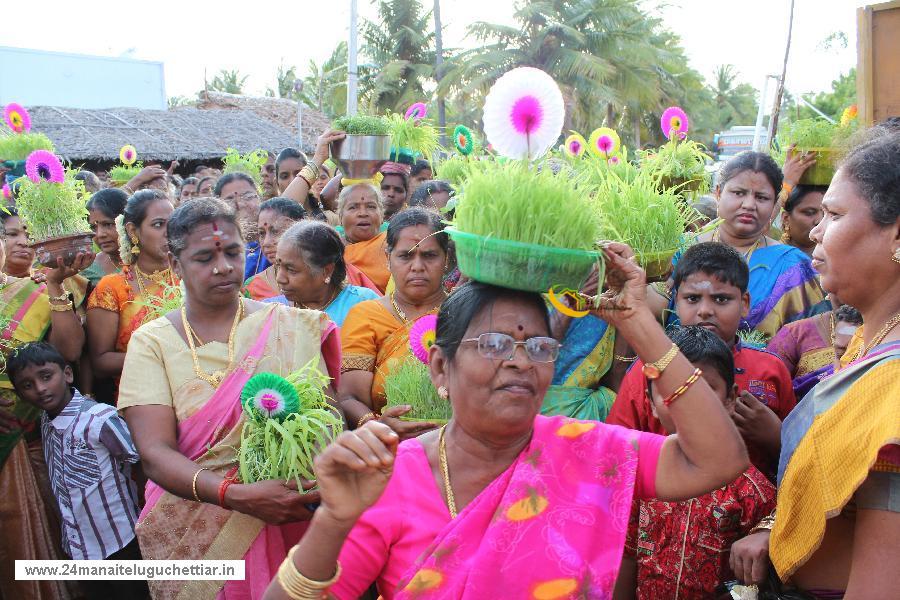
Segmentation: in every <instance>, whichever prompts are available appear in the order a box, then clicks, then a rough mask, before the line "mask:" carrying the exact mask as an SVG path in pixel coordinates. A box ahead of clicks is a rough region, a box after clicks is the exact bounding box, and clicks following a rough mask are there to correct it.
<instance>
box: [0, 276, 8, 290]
mask: <svg viewBox="0 0 900 600" xmlns="http://www.w3.org/2000/svg"><path fill="white" fill-rule="evenodd" d="M7 283H9V275H7V274H6V273H0V287H3V286H4V285H6V284H7Z"/></svg>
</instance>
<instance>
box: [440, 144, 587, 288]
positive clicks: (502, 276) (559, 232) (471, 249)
mask: <svg viewBox="0 0 900 600" xmlns="http://www.w3.org/2000/svg"><path fill="white" fill-rule="evenodd" d="M447 232H448V233H449V234H450V236H451V237H452V238H453V241H454V242H455V244H456V257H457V260H458V263H459V268H460V271H462V272H463V273H464V274H465V275H466V276H467V277H469V278H470V279H474V280H476V281H481V282H484V283H490V284H493V285H499V286H502V287H507V288H512V289H518V290H524V291H529V292H546V291H547V290H548V289H550V288H551V287H556V286H562V287H566V288H574V289H580V288H581V285H582V283H584V280H585V279H586V278H587V276H588V275H589V274H590V271H591V267H592V266H593V265H594V264H597V263H598V262H600V254H599V253H598V252H597V251H596V250H595V249H594V247H595V243H596V242H597V240H598V239H600V238H599V234H600V222H599V219H598V216H597V212H596V209H595V207H594V205H593V201H592V200H591V198H590V190H589V189H588V188H586V187H581V186H579V185H578V184H577V183H575V182H574V181H573V180H572V179H571V178H570V177H569V176H568V174H566V173H559V174H555V173H553V172H552V171H551V170H550V169H537V168H535V167H534V166H532V165H530V164H527V163H523V162H520V161H508V162H502V163H501V162H495V163H493V164H492V168H490V169H487V170H475V169H473V170H470V171H469V174H468V177H467V179H466V185H465V190H464V193H463V194H461V197H460V199H459V202H458V203H457V205H456V213H455V216H454V220H453V224H452V227H448V228H447Z"/></svg>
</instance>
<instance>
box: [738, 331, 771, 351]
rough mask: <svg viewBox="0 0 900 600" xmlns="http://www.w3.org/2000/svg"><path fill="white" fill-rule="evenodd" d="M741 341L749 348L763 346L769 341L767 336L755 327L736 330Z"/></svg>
mask: <svg viewBox="0 0 900 600" xmlns="http://www.w3.org/2000/svg"><path fill="white" fill-rule="evenodd" d="M738 338H740V340H741V343H742V344H744V345H745V346H750V347H751V348H765V347H766V346H767V345H768V343H769V336H767V335H766V334H765V333H763V332H762V331H757V330H756V329H741V330H740V331H738Z"/></svg>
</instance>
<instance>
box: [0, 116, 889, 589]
mask: <svg viewBox="0 0 900 600" xmlns="http://www.w3.org/2000/svg"><path fill="white" fill-rule="evenodd" d="M343 135H344V134H343V133H342V132H340V131H333V130H329V131H326V132H325V133H323V134H322V135H321V136H320V138H319V142H318V145H317V147H316V150H315V153H314V154H313V156H311V157H309V158H307V157H306V156H305V155H304V154H303V153H301V152H299V151H297V150H295V149H291V148H288V149H284V150H282V151H280V152H279V153H277V154H275V153H272V154H270V158H269V162H268V163H267V165H266V166H265V167H264V169H263V183H262V186H261V187H258V186H257V184H256V182H255V181H254V179H253V178H251V177H250V176H247V175H244V174H242V173H232V174H228V175H224V176H219V175H218V173H215V172H214V171H211V170H204V171H202V172H199V173H198V174H197V175H198V177H188V178H185V179H183V180H179V183H180V186H179V187H177V188H176V186H174V185H173V184H172V179H171V174H170V173H167V172H166V171H163V170H162V168H160V167H148V168H147V169H145V172H142V175H141V176H139V177H138V178H136V179H135V180H133V181H132V182H129V184H128V186H126V187H125V188H113V187H111V188H102V189H98V190H97V191H95V192H94V193H93V194H92V195H91V196H90V199H89V200H88V201H87V209H88V211H89V215H90V219H89V220H90V224H91V227H92V229H93V231H94V235H95V246H96V248H95V249H96V255H94V254H88V255H80V256H79V257H78V259H77V260H76V261H75V263H74V264H72V265H69V266H65V265H62V264H60V266H59V267H58V268H53V269H48V268H42V269H40V270H36V269H35V257H34V251H33V250H32V248H31V246H30V245H29V242H28V238H27V231H25V227H24V225H23V222H22V220H21V219H20V218H19V216H18V213H17V211H16V209H15V206H14V205H10V206H9V207H8V210H7V211H6V212H4V213H2V221H3V228H2V234H3V235H2V244H0V265H2V271H3V274H2V280H0V296H2V301H3V302H2V308H0V314H2V316H3V321H2V323H3V327H4V330H3V332H2V336H3V340H4V341H5V343H4V345H3V351H4V352H5V353H6V354H7V355H10V354H11V353H15V352H16V347H18V346H21V345H22V344H26V343H28V342H35V341H42V340H43V341H47V342H49V343H50V344H51V345H53V346H54V347H55V348H56V349H57V350H58V351H59V353H60V354H61V355H62V356H63V357H64V359H65V360H66V361H67V362H68V363H69V364H71V365H72V366H73V368H74V385H75V386H76V387H77V388H78V390H80V392H81V394H83V395H84V396H86V397H92V398H94V399H96V400H98V401H100V402H103V403H107V404H110V405H113V406H115V407H116V408H117V410H118V411H119V413H120V414H121V415H123V416H124V419H125V421H126V422H127V426H128V430H129V432H130V435H131V437H132V438H133V441H134V444H135V446H136V448H137V452H138V454H139V456H140V463H139V467H140V468H139V469H138V470H137V471H136V474H135V475H134V478H135V481H136V482H137V484H138V488H139V490H140V493H139V494H138V496H139V497H138V499H137V502H138V504H139V509H140V516H139V518H138V519H137V521H136V523H135V524H134V535H135V536H136V538H137V540H138V542H139V545H140V551H141V554H142V556H143V558H145V559H182V560H191V559H210V560H219V559H243V560H244V561H245V564H246V579H245V580H243V581H227V582H223V581H210V580H194V581H153V582H151V583H150V592H151V595H152V597H153V598H262V597H264V596H265V597H266V598H273V599H275V598H318V597H322V594H324V593H330V594H332V595H333V596H334V597H337V598H358V597H365V596H366V594H373V595H372V596H371V597H373V598H374V597H377V596H378V595H380V596H381V597H383V598H386V599H388V598H457V597H465V598H488V597H499V598H576V597H579V598H607V597H616V598H633V597H640V598H675V597H678V598H706V597H711V598H714V597H720V596H721V597H731V596H729V595H728V594H730V593H732V590H733V592H734V593H735V594H738V593H743V592H742V590H743V589H744V588H742V587H741V586H745V587H746V586H751V585H755V584H759V585H761V586H763V588H764V589H774V590H775V591H774V592H773V593H776V594H796V595H797V596H790V597H821V598H840V597H846V598H848V599H849V598H866V599H869V598H892V597H893V598H896V597H897V586H896V582H895V581H893V575H894V573H895V572H896V565H897V564H900V543H898V541H897V540H898V539H900V515H898V511H900V504H898V500H897V499H898V498H900V447H898V443H900V429H898V427H900V418H898V417H900V414H898V413H900V402H898V399H900V325H898V324H900V133H898V132H897V131H895V130H893V129H892V128H891V127H887V126H881V127H875V128H873V129H872V130H871V131H870V132H868V134H867V136H866V137H865V138H862V139H861V140H860V141H859V142H858V144H857V145H856V147H854V148H853V149H852V150H851V151H850V152H849V153H848V154H847V156H846V157H845V158H844V160H843V162H842V163H841V166H840V168H839V169H838V171H837V173H836V175H835V176H834V179H833V180H832V182H831V184H830V186H828V187H821V188H820V187H808V186H802V185H799V183H798V182H799V178H800V176H801V175H802V173H803V170H804V169H805V168H807V167H808V166H809V165H810V164H811V160H812V159H811V157H804V156H799V155H793V154H790V155H789V157H788V160H787V162H786V164H785V166H784V168H783V169H782V168H779V167H778V166H777V165H776V164H775V162H774V161H773V160H772V159H771V158H769V157H768V156H767V155H763V154H759V153H743V154H741V155H738V156H736V157H734V158H733V159H731V160H730V161H729V162H728V163H727V164H725V165H724V167H723V169H722V170H721V173H720V174H719V177H718V179H717V184H716V188H715V196H716V200H717V216H718V219H717V220H716V221H715V222H714V223H713V226H712V227H711V228H707V229H706V230H705V231H704V232H702V233H700V234H699V235H694V236H687V237H686V239H687V240H689V242H688V244H689V245H690V244H696V245H695V246H692V247H690V248H687V249H686V250H685V251H684V252H683V254H679V255H678V256H676V259H675V261H674V263H675V264H674V265H673V267H674V273H673V277H672V278H671V279H670V280H669V281H668V282H662V283H657V284H651V285H647V282H646V278H645V274H644V272H643V271H642V270H641V269H640V267H639V266H638V265H637V263H636V262H635V260H634V259H633V253H632V251H631V249H630V248H628V246H626V245H624V244H621V243H608V244H606V245H605V246H604V254H605V260H606V263H607V268H606V273H605V275H604V277H603V280H598V279H599V278H598V277H597V276H596V273H595V274H594V276H592V277H591V278H590V279H589V280H588V283H587V284H585V288H584V290H583V291H584V292H585V293H586V294H589V295H594V294H597V292H598V291H603V290H605V293H604V294H603V295H602V296H601V299H602V300H601V301H600V302H599V304H598V308H596V309H595V310H593V311H592V313H591V314H590V315H589V316H587V317H584V318H580V319H574V318H572V317H568V316H565V315H562V314H560V313H558V312H556V311H555V310H553V309H548V305H547V304H546V303H545V300H544V299H543V298H542V297H541V296H540V295H539V294H533V293H525V292H519V291H513V290H508V289H504V288H499V287H495V286H491V285H487V284H482V283H478V282H475V281H467V280H466V277H465V275H464V274H461V273H460V272H459V269H458V268H457V266H456V259H455V253H454V248H453V244H452V242H451V241H450V239H449V238H448V236H447V234H446V233H444V232H443V227H444V225H443V222H444V220H446V219H447V218H448V213H449V215H450V216H452V208H451V209H450V211H448V210H447V206H448V202H449V200H450V198H451V197H452V195H453V193H454V190H453V188H452V187H451V186H449V185H448V184H447V183H446V182H443V181H440V180H434V179H432V177H433V173H432V171H431V167H430V166H429V165H428V163H425V162H424V161H420V162H419V163H417V164H416V165H414V166H408V165H401V164H394V163H388V164H387V165H385V166H384V167H383V168H382V175H381V177H380V178H379V179H376V180H373V181H372V182H362V183H359V182H356V183H352V184H349V185H347V186H346V187H342V185H341V175H340V173H339V172H336V169H335V166H334V165H333V164H332V163H331V162H330V161H329V160H328V159H329V146H330V144H331V142H333V141H335V140H338V139H341V137H342V136H343ZM148 169H149V170H148ZM209 173H212V174H211V175H210V174H209ZM438 174H439V173H438ZM160 179H162V181H163V185H157V184H155V183H154V182H157V183H158V182H159V180H160ZM376 181H377V183H376ZM451 206H452V205H451ZM780 212H781V213H783V214H782V215H781V218H780V219H776V217H778V216H779V213H780ZM773 221H776V222H777V223H780V229H781V232H779V233H773ZM686 233H687V232H686ZM179 288H180V289H181V292H180V294H181V295H182V302H181V303H180V306H178V307H171V308H172V309H171V311H170V312H167V313H166V314H164V315H163V316H157V315H158V311H157V310H156V308H155V307H157V306H159V305H165V303H166V302H167V301H168V300H170V299H171V297H172V295H173V294H174V293H175V291H176V290H178V289H179ZM424 315H437V331H436V342H435V345H434V346H433V347H432V348H431V351H430V352H431V354H430V365H429V368H430V370H431V377H432V380H433V382H434V385H435V387H436V388H437V390H438V394H439V395H440V397H441V398H443V399H444V400H446V401H447V402H450V403H451V404H452V407H453V418H452V419H451V420H450V422H449V423H448V424H447V425H446V426H443V427H440V428H438V426H436V425H434V424H433V423H430V422H416V421H412V420H408V419H404V418H402V417H403V415H404V414H405V413H406V412H407V411H408V407H405V406H391V407H386V396H385V377H386V374H388V373H390V372H391V369H392V368H393V367H394V365H396V364H398V363H399V362H400V361H402V360H404V358H405V357H406V356H407V355H408V354H409V351H410V350H409V332H410V328H411V327H412V325H413V323H414V322H415V321H416V320H417V319H419V318H420V317H422V316H424ZM863 323H865V324H864V325H862V324H863ZM664 326H668V327H669V331H670V335H671V339H670V338H669V337H667V333H666V330H665V329H664ZM698 329H700V330H701V331H697V330H698ZM672 331H674V332H675V333H671V332H672ZM739 331H740V332H742V333H741V335H743V333H745V332H757V334H758V336H759V337H758V338H756V339H766V340H770V341H769V346H768V349H767V351H759V350H752V352H756V353H757V354H752V353H751V349H748V348H746V342H742V341H741V339H740V336H739V335H738V332H739ZM751 337H752V336H751ZM747 339H750V338H747ZM698 340H699V341H698ZM520 346H521V347H522V348H521V350H522V352H519V350H520ZM721 348H724V351H722V350H721ZM717 352H718V354H716V353H717ZM773 356H777V357H778V359H780V361H779V360H776V359H774V358H773ZM716 357H718V358H716ZM311 360H318V363H319V365H320V369H321V370H322V372H323V373H327V375H328V377H329V381H330V384H329V385H328V387H327V390H326V392H327V395H328V396H329V398H330V399H331V402H332V404H331V405H332V409H333V411H334V412H335V413H336V414H339V415H340V416H341V417H342V419H343V421H344V424H345V432H344V433H342V434H341V435H340V436H339V437H338V438H337V440H336V441H335V442H334V443H332V444H330V445H328V446H327V447H326V448H324V449H321V452H320V454H319V456H318V458H317V460H316V475H317V480H316V481H308V482H303V485H302V486H301V489H298V487H297V485H296V484H295V483H293V482H287V483H286V482H284V481H261V482H256V483H241V482H240V481H238V480H237V478H236V475H235V465H236V464H237V449H238V448H239V447H240V443H241V428H242V425H243V420H244V418H245V417H244V413H243V412H242V410H241V403H240V401H239V398H240V395H241V391H242V388H243V386H244V384H245V383H246V382H247V381H248V379H249V378H250V377H251V376H253V375H254V374H255V373H261V372H271V373H276V374H279V375H281V376H287V375H289V374H291V373H293V372H295V371H297V370H298V369H300V368H301V367H303V366H304V365H306V364H307V363H309V362H310V361H311ZM716 361H719V362H718V363H716ZM766 361H773V362H766ZM715 364H724V365H725V367H723V368H721V369H719V373H720V375H721V377H720V378H719V377H718V376H716V377H713V376H711V375H710V374H709V373H710V372H711V371H715V370H716V369H715V368H714V365H715ZM763 364H765V365H767V366H766V367H765V368H763V367H762V366H761V365H763ZM699 365H702V366H703V371H705V373H704V376H703V377H700V371H701V369H700V368H699ZM710 365H713V366H710ZM763 371H765V372H763ZM782 384H783V385H782ZM732 388H736V389H732ZM626 390H632V391H634V390H637V391H635V392H634V393H631V391H626ZM657 396H658V397H659V398H660V399H662V398H665V401H662V400H659V399H657ZM40 423H41V414H40V411H39V410H37V409H36V408H34V407H33V406H31V405H29V404H27V403H25V402H22V401H21V400H20V399H19V398H18V397H17V394H16V392H15V390H14V385H13V382H11V381H10V379H9V378H8V377H7V376H6V375H5V374H0V520H2V522H3V528H4V529H3V531H4V534H3V535H2V536H0V598H2V599H3V600H12V599H19V598H24V599H44V598H77V597H80V594H81V591H80V590H79V589H78V586H77V585H75V584H73V583H72V582H64V581H24V580H16V579H15V577H14V575H13V562H12V561H13V559H54V558H63V557H65V555H64V554H63V553H62V550H61V548H62V547H64V546H62V545H61V541H60V523H59V514H58V510H57V507H56V499H55V497H54V494H53V493H52V491H51V486H50V482H49V481H48V475H47V465H46V464H45V459H44V453H43V451H42V448H41V431H42V427H41V426H40ZM615 424H618V425H626V427H622V426H614V425H615ZM676 430H677V433H675V431H676ZM748 452H749V457H750V460H749V461H748ZM751 463H752V464H751ZM736 478H738V480H741V478H744V479H743V480H742V481H749V482H752V487H753V490H754V491H753V492H752V494H751V493H750V492H746V494H750V495H753V494H758V495H759V498H760V500H759V503H758V504H757V505H754V506H753V507H749V503H748V502H744V504H741V498H740V497H738V498H737V500H734V499H730V500H726V499H723V496H722V494H724V493H725V492H727V491H728V490H730V489H732V488H731V487H729V486H733V485H735V484H734V483H733V482H736ZM748 485H749V484H748ZM748 489H749V488H748ZM776 489H777V500H776V495H775V494H776V491H775V490H776ZM767 490H768V491H767ZM716 494H719V495H718V496H717V495H716ZM746 494H745V496H744V498H746ZM738 496H740V494H738ZM776 505H777V506H776ZM692 507H693V508H692ZM773 509H774V510H773ZM692 511H693V515H694V516H693V517H692ZM704 511H707V512H704ZM696 515H701V516H700V517H697V516H696ZM670 547H677V548H676V550H675V551H674V553H672V554H666V553H665V552H664V549H665V548H670ZM704 552H705V553H707V554H710V553H711V554H712V555H713V556H714V560H713V562H712V563H711V564H712V566H708V565H707V566H708V569H709V570H707V566H704V567H703V568H699V567H698V568H696V569H695V568H694V567H695V566H696V565H697V564H698V563H694V562H691V561H692V557H693V556H696V555H697V554H701V553H704ZM670 575H671V576H670ZM651 581H657V582H659V581H661V582H662V583H652V584H651ZM735 585H737V587H734V586H735ZM803 594H807V595H808V596H804V595H803ZM734 597H738V596H734ZM741 597H743V596H741ZM747 597H749V596H747ZM771 597H788V596H771Z"/></svg>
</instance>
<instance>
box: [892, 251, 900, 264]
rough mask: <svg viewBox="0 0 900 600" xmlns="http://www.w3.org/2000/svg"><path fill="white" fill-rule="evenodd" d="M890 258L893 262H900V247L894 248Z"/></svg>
mask: <svg viewBox="0 0 900 600" xmlns="http://www.w3.org/2000/svg"><path fill="white" fill-rule="evenodd" d="M891 259H892V260H893V261H894V262H895V263H897V264H900V248H897V249H896V250H894V256H892V257H891Z"/></svg>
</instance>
